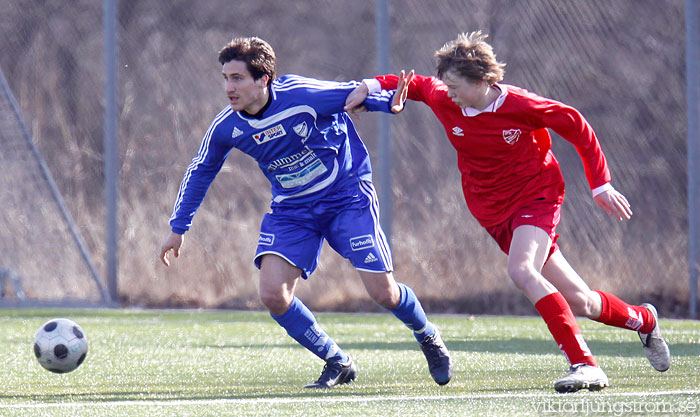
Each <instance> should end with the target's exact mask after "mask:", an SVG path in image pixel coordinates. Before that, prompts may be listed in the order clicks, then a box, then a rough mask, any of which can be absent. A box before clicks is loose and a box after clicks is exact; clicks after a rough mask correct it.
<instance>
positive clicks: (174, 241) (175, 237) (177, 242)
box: [160, 232, 185, 266]
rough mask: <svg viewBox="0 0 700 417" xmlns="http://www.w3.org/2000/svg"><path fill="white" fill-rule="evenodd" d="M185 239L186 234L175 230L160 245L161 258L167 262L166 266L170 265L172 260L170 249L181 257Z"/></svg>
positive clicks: (176, 255)
mask: <svg viewBox="0 0 700 417" xmlns="http://www.w3.org/2000/svg"><path fill="white" fill-rule="evenodd" d="M184 241H185V235H179V234H177V233H175V232H170V234H169V235H168V237H166V238H165V240H164V241H163V244H161V245H160V260H161V262H163V263H164V264H165V266H170V260H169V259H168V255H169V254H170V251H171V250H172V251H173V255H175V257H176V258H179V257H180V248H181V247H182V243H183V242H184Z"/></svg>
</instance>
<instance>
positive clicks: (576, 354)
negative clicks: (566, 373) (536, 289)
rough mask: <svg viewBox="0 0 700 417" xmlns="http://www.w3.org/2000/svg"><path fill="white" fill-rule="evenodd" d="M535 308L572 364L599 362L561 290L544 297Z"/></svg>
mask: <svg viewBox="0 0 700 417" xmlns="http://www.w3.org/2000/svg"><path fill="white" fill-rule="evenodd" d="M535 308H536V309H537V311H538V312H539V313H540V316H542V318H543V319H544V322H545V323H547V327H548V328H549V332H550V333H552V336H554V341H555V342H557V345H559V349H561V350H562V352H564V355H566V358H567V359H568V360H569V362H571V364H572V365H575V364H577V363H585V364H587V365H591V366H597V365H598V364H597V363H596V361H595V358H594V357H593V354H591V351H590V350H589V349H588V346H587V345H586V341H585V340H583V335H581V330H579V328H578V323H577V322H576V318H575V317H574V313H572V312H571V307H570V306H569V304H568V303H567V302H566V300H565V299H564V296H563V295H561V293H559V292H555V293H552V294H549V295H546V296H544V297H542V298H541V299H540V300H539V301H538V302H536V303H535Z"/></svg>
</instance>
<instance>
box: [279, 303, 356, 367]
mask: <svg viewBox="0 0 700 417" xmlns="http://www.w3.org/2000/svg"><path fill="white" fill-rule="evenodd" d="M270 316H272V318H273V319H275V321H277V323H279V325H280V326H282V327H284V329H285V330H286V331H287V334H288V335H290V336H291V337H292V338H293V339H294V340H296V341H297V342H299V343H300V344H301V345H302V346H304V347H305V348H307V349H308V350H310V351H311V352H312V353H313V354H314V355H316V356H318V357H319V358H321V359H323V360H324V361H333V362H335V361H340V362H342V363H345V362H347V361H348V356H347V355H346V354H345V353H344V352H343V351H342V350H340V348H339V347H338V345H337V344H336V343H335V342H334V341H333V340H332V339H331V338H330V337H329V336H328V334H327V333H326V332H325V331H324V330H323V329H322V328H321V326H319V325H318V323H317V322H316V318H315V317H314V315H313V313H311V311H310V310H309V309H308V308H307V307H306V306H305V305H304V303H302V302H301V300H299V299H298V298H297V297H294V300H292V304H291V305H290V306H289V309H288V310H287V311H286V312H285V313H283V314H281V315H279V316H275V315H274V314H270Z"/></svg>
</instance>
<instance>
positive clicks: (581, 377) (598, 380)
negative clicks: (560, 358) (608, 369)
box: [554, 363, 609, 392]
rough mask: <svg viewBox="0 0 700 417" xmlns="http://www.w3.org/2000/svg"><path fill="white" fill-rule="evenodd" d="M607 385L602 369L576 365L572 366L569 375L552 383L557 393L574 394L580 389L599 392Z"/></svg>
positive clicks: (583, 364)
mask: <svg viewBox="0 0 700 417" xmlns="http://www.w3.org/2000/svg"><path fill="white" fill-rule="evenodd" d="M608 385H609V384H608V376H607V375H605V372H603V370H602V369H600V368H599V367H597V366H591V365H586V364H585V363H578V364H576V365H572V366H571V368H570V369H569V373H568V374H566V376H564V377H563V378H561V379H559V380H558V381H557V382H555V383H554V389H555V390H556V391H557V392H576V391H578V390H580V389H588V390H589V391H600V390H602V389H603V388H605V387H607V386H608Z"/></svg>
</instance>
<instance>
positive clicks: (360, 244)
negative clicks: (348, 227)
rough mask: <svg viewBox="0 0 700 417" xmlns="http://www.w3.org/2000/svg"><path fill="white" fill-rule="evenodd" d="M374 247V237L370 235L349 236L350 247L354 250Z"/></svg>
mask: <svg viewBox="0 0 700 417" xmlns="http://www.w3.org/2000/svg"><path fill="white" fill-rule="evenodd" d="M372 247H374V239H372V235H364V236H356V237H351V238H350V249H352V250H354V251H358V250H362V249H368V248H372Z"/></svg>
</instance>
